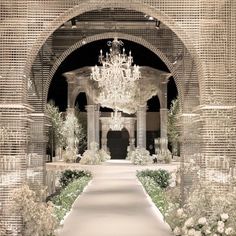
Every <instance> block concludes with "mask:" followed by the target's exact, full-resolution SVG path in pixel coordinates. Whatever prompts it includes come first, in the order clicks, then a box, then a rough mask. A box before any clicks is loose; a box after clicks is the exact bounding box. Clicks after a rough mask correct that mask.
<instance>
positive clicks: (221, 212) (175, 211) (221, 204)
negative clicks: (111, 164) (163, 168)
mask: <svg viewBox="0 0 236 236" xmlns="http://www.w3.org/2000/svg"><path fill="white" fill-rule="evenodd" d="M193 166H194V165H193V163H191V162H190V163H189V165H188V166H187V169H186V171H187V172H186V173H189V171H192V170H193V171H194V173H196V171H198V168H197V167H196V168H195V167H193ZM145 175H146V176H145ZM171 175H172V174H171V173H170V176H171ZM137 176H138V178H139V180H140V182H141V183H142V184H143V186H144V188H145V189H146V191H147V193H148V194H149V195H150V197H151V198H152V200H153V202H154V203H155V205H156V206H157V207H158V208H159V210H160V211H161V212H162V214H163V216H164V218H165V220H166V222H167V223H168V224H169V225H170V227H171V228H172V229H173V232H174V234H175V235H176V236H207V235H209V236H227V235H232V236H235V235H236V221H235V219H236V192H235V191H234V192H233V193H232V192H231V193H230V192H228V193H224V195H223V194H215V190H214V187H210V186H212V183H211V184H209V183H207V182H206V183H202V182H199V181H196V185H194V186H193V188H192V189H191V191H190V192H189V196H188V198H187V201H186V202H185V204H184V205H183V206H182V205H181V203H182V201H181V191H180V187H179V184H178V181H177V179H178V178H175V181H176V184H175V185H173V186H174V187H172V186H171V184H170V185H169V186H167V187H166V188H161V187H160V185H159V184H158V181H155V174H154V171H151V170H145V171H143V172H142V171H141V172H138V173H137ZM172 178H173V177H172ZM170 183H171V181H170ZM181 206H182V207H181Z"/></svg>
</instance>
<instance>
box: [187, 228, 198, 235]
mask: <svg viewBox="0 0 236 236" xmlns="http://www.w3.org/2000/svg"><path fill="white" fill-rule="evenodd" d="M195 232H196V231H195V229H190V230H189V231H188V235H189V236H194V235H195Z"/></svg>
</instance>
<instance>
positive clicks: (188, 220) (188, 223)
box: [184, 217, 194, 228]
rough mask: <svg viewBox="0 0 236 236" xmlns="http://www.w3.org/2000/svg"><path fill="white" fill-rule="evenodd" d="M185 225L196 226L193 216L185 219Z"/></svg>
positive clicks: (188, 226)
mask: <svg viewBox="0 0 236 236" xmlns="http://www.w3.org/2000/svg"><path fill="white" fill-rule="evenodd" d="M184 226H186V227H187V228H190V227H193V226H194V220H193V218H192V217H191V218H189V219H187V220H186V221H185V223H184Z"/></svg>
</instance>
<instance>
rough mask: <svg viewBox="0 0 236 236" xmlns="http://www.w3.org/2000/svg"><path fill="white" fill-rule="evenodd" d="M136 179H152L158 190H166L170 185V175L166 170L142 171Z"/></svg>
mask: <svg viewBox="0 0 236 236" xmlns="http://www.w3.org/2000/svg"><path fill="white" fill-rule="evenodd" d="M137 175H138V177H139V176H140V177H146V176H148V177H150V178H152V179H153V180H154V181H155V182H156V183H157V184H158V186H159V187H160V188H167V187H168V186H169V184H170V179H171V175H170V173H169V172H168V171H166V170H162V169H160V170H143V171H138V173H137Z"/></svg>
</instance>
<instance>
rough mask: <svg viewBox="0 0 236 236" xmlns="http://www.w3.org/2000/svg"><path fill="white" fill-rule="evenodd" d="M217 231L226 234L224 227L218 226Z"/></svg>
mask: <svg viewBox="0 0 236 236" xmlns="http://www.w3.org/2000/svg"><path fill="white" fill-rule="evenodd" d="M217 231H218V232H219V233H220V234H222V233H224V227H221V226H218V227H217Z"/></svg>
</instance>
